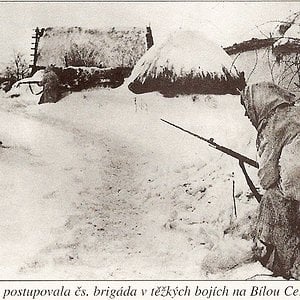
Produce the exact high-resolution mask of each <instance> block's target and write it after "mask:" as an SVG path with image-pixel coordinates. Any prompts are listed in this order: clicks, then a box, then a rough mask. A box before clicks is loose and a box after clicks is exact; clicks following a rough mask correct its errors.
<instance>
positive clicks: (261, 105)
mask: <svg viewBox="0 0 300 300" xmlns="http://www.w3.org/2000/svg"><path fill="white" fill-rule="evenodd" d="M295 101H296V99H295V95H294V94H292V93H290V92H288V91H286V90H284V89H282V88H280V87H279V86H277V85H276V84H274V83H271V82H260V83H256V84H253V85H250V86H247V87H246V88H245V90H244V92H243V93H242V96H241V102H242V104H243V105H244V107H245V109H246V114H247V116H248V117H249V119H250V121H251V123H252V124H253V126H254V127H255V128H256V129H258V128H259V127H260V125H261V122H262V121H263V120H264V119H265V118H268V116H269V115H270V113H271V112H272V111H274V110H275V109H276V108H277V107H278V106H279V105H281V104H284V103H286V104H289V105H293V104H294V103H295Z"/></svg>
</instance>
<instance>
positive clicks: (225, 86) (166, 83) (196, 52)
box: [128, 31, 245, 96]
mask: <svg viewBox="0 0 300 300" xmlns="http://www.w3.org/2000/svg"><path fill="white" fill-rule="evenodd" d="M129 82H130V83H129V86H128V87H129V89H130V90H131V91H133V92H134V93H138V94H139V93H145V92H151V91H159V92H161V93H162V94H164V95H168V96H173V95H176V94H194V93H197V94H228V93H230V94H237V89H243V88H244V85H245V81H244V77H243V74H241V73H239V72H238V71H237V70H236V68H235V67H234V65H233V61H232V60H231V58H230V57H229V55H228V54H227V53H226V52H225V51H224V50H223V49H222V48H221V47H219V46H218V45H216V44H215V43H213V42H212V41H210V40H209V39H207V38H206V37H204V36H203V35H202V34H201V33H199V32H195V31H178V32H175V33H174V34H171V35H170V36H169V38H168V39H167V40H166V41H165V42H164V43H162V44H161V45H160V46H157V45H155V46H153V47H152V48H151V49H150V50H149V51H148V52H147V53H146V54H145V55H144V56H143V57H142V58H141V59H140V60H139V62H138V63H137V65H136V66H135V68H134V70H133V72H132V75H131V77H130V79H129Z"/></svg>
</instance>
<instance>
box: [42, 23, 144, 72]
mask: <svg viewBox="0 0 300 300" xmlns="http://www.w3.org/2000/svg"><path fill="white" fill-rule="evenodd" d="M146 50H147V45H146V28H138V27H131V28H114V27H113V28H99V29H88V28H81V27H69V28H67V27H48V28H46V29H44V30H43V35H42V37H41V38H40V42H39V49H38V60H37V65H38V66H47V65H50V64H54V65H56V66H59V67H66V66H80V67H81V66H87V67H110V68H116V67H133V66H134V65H135V64H136V62H137V61H138V60H139V59H140V58H141V57H142V56H143V54H144V53H145V52H146Z"/></svg>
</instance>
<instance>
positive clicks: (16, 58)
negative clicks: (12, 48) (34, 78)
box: [4, 52, 29, 82]
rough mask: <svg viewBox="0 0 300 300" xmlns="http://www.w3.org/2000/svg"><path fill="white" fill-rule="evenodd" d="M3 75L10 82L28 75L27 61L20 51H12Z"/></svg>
mask: <svg viewBox="0 0 300 300" xmlns="http://www.w3.org/2000/svg"><path fill="white" fill-rule="evenodd" d="M4 75H5V77H6V78H7V79H8V80H9V81H11V82H16V81H18V80H21V79H23V78H25V77H27V76H28V75H29V63H28V62H27V60H26V59H25V56H24V54H22V53H20V52H15V53H14V55H13V58H12V59H11V60H10V62H9V63H8V64H7V66H6V68H5V71H4Z"/></svg>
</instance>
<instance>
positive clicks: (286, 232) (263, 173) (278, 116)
mask: <svg viewBox="0 0 300 300" xmlns="http://www.w3.org/2000/svg"><path fill="white" fill-rule="evenodd" d="M241 100H242V104H243V105H244V107H245V109H246V115H247V116H248V117H249V119H250V121H251V122H252V124H253V125H254V126H255V128H256V129H257V144H256V145H257V150H258V154H259V157H260V159H259V165H260V167H259V172H258V175H259V179H260V184H261V186H262V187H263V189H264V190H265V193H264V195H263V197H262V201H261V204H260V212H259V216H258V224H257V232H256V236H257V239H258V240H260V241H262V242H263V243H264V244H265V245H266V246H267V253H266V255H264V257H259V259H260V260H261V262H262V263H263V264H264V265H265V266H267V267H268V268H269V269H271V270H272V271H273V272H274V274H276V275H280V276H284V277H286V278H290V277H294V278H300V276H299V274H298V272H299V270H300V233H299V228H300V226H299V225H300V218H299V201H300V159H299V158H300V107H298V106H295V102H296V98H295V95H293V94H291V93H289V92H288V91H286V90H283V89H282V88H280V87H278V86H277V85H275V84H273V83H267V82H261V83H257V84H253V85H251V86H248V87H247V88H246V89H245V91H244V93H243V95H242V98H241Z"/></svg>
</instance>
